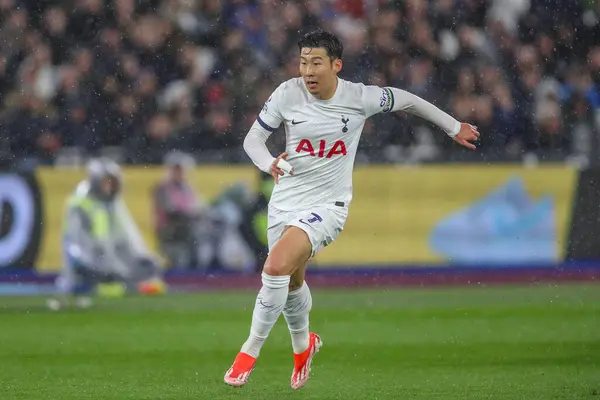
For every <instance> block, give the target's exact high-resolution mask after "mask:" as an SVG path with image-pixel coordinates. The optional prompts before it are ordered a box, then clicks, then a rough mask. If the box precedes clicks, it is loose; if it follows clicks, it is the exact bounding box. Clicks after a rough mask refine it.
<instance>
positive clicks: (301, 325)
mask: <svg viewBox="0 0 600 400" xmlns="http://www.w3.org/2000/svg"><path fill="white" fill-rule="evenodd" d="M311 309H312V296H311V295H310V289H309V288H308V285H307V284H306V282H304V283H303V284H302V286H301V287H300V289H298V290H294V291H293V292H290V293H289V294H288V298H287V301H286V303H285V308H284V309H283V316H284V317H285V320H286V322H287V324H288V329H289V330H290V335H291V336H292V348H293V349H294V353H296V354H300V353H302V352H304V351H305V350H306V349H308V345H309V338H310V336H309V330H308V325H309V324H308V314H309V313H310V310H311Z"/></svg>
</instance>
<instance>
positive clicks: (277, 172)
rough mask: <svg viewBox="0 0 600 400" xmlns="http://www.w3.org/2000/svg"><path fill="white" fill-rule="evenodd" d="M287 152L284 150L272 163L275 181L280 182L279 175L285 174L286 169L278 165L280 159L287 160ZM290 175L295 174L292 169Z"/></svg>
mask: <svg viewBox="0 0 600 400" xmlns="http://www.w3.org/2000/svg"><path fill="white" fill-rule="evenodd" d="M287 156H288V155H287V153H285V152H283V153H281V154H280V155H278V156H277V158H275V160H273V164H271V176H272V177H273V178H274V179H275V183H277V184H278V183H279V177H280V176H282V175H285V171H284V170H282V169H281V168H279V167H278V166H277V164H278V163H279V160H285V159H286V158H287ZM290 175H294V171H293V170H291V171H290Z"/></svg>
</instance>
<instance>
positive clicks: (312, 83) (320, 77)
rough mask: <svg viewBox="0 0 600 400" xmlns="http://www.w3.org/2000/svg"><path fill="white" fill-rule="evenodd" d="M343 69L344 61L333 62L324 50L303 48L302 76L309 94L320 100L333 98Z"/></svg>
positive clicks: (301, 52) (301, 54)
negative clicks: (339, 73)
mask: <svg viewBox="0 0 600 400" xmlns="http://www.w3.org/2000/svg"><path fill="white" fill-rule="evenodd" d="M341 69H342V60H340V59H335V60H331V59H330V58H329V56H328V55H327V50H326V49H324V48H321V47H318V48H309V47H303V48H302V50H301V51H300V76H302V79H304V84H305V85H306V88H307V89H308V91H309V93H310V94H312V95H313V96H315V97H316V98H318V99H323V100H327V99H329V98H331V97H332V96H333V94H334V93H335V89H336V85H337V74H338V72H340V70H341Z"/></svg>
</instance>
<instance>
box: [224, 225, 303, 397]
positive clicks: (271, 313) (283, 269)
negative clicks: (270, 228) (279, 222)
mask: <svg viewBox="0 0 600 400" xmlns="http://www.w3.org/2000/svg"><path fill="white" fill-rule="evenodd" d="M311 254H312V245H311V242H310V240H309V238H308V235H307V233H306V232H304V231H303V230H302V229H299V228H297V227H290V228H289V229H286V230H285V232H284V233H283V234H282V235H281V238H280V239H279V240H278V241H277V242H276V243H275V244H274V246H273V248H272V249H271V251H270V252H269V255H268V257H267V260H266V262H265V265H264V268H263V273H262V288H261V289H260V291H259V293H258V296H257V298H256V303H255V306H254V311H253V314H252V325H251V328H250V335H249V336H248V339H247V340H246V342H245V343H244V344H243V345H242V348H241V351H240V353H239V354H238V356H237V357H236V359H235V361H234V363H233V365H232V367H231V368H230V369H229V370H228V371H227V373H226V374H225V382H226V383H228V384H230V385H232V386H242V385H244V384H246V383H247V382H248V377H249V375H250V373H251V372H252V370H253V369H254V365H255V363H256V359H257V358H258V356H259V354H260V350H261V348H262V346H263V344H264V342H265V340H266V339H267V337H268V336H269V333H270V332H271V329H272V328H273V326H274V325H275V323H276V322H277V319H278V318H279V316H280V315H281V313H282V312H283V309H284V307H285V304H286V301H287V298H288V293H289V284H290V276H291V275H293V274H294V272H296V270H297V269H298V268H301V267H302V266H304V265H305V264H306V261H307V260H308V259H309V257H310V256H311Z"/></svg>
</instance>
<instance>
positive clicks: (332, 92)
mask: <svg viewBox="0 0 600 400" xmlns="http://www.w3.org/2000/svg"><path fill="white" fill-rule="evenodd" d="M338 85H339V79H338V77H337V76H336V77H335V83H334V84H333V86H332V88H331V89H330V90H328V91H326V92H324V93H323V94H319V95H318V96H315V98H317V99H319V100H331V98H332V97H333V96H334V95H335V92H336V91H337V87H338Z"/></svg>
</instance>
